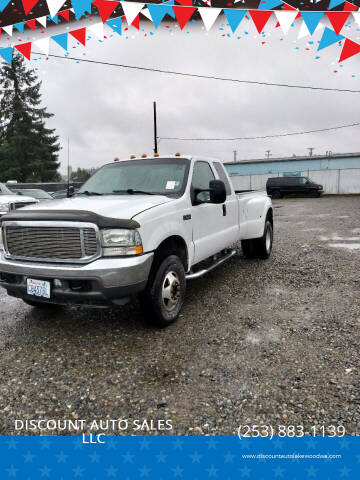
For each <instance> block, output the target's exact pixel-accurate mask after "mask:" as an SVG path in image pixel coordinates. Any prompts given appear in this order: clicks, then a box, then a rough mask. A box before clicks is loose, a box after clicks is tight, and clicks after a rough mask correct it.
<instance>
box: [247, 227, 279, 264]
mask: <svg viewBox="0 0 360 480" xmlns="http://www.w3.org/2000/svg"><path fill="white" fill-rule="evenodd" d="M273 238H274V231H273V227H272V225H271V222H270V220H268V219H266V222H265V227H264V233H263V236H262V237H260V238H251V239H249V240H242V241H241V248H242V251H243V254H244V256H245V258H262V259H264V260H266V259H267V258H269V257H270V255H271V250H272V244H273Z"/></svg>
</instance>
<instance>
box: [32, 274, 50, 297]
mask: <svg viewBox="0 0 360 480" xmlns="http://www.w3.org/2000/svg"><path fill="white" fill-rule="evenodd" d="M27 294H28V295H35V297H44V298H50V282H47V281H46V280H36V279H34V278H28V279H27Z"/></svg>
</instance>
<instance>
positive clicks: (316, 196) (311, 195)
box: [310, 190, 320, 198]
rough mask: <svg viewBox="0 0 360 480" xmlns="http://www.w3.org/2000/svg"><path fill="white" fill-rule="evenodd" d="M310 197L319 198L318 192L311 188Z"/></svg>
mask: <svg viewBox="0 0 360 480" xmlns="http://www.w3.org/2000/svg"><path fill="white" fill-rule="evenodd" d="M310 197H312V198H319V197H320V193H319V192H318V191H317V190H311V192H310Z"/></svg>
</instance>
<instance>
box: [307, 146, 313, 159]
mask: <svg viewBox="0 0 360 480" xmlns="http://www.w3.org/2000/svg"><path fill="white" fill-rule="evenodd" d="M308 150H309V157H312V153H313V150H315V147H308Z"/></svg>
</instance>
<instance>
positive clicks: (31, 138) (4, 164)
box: [0, 55, 60, 182]
mask: <svg viewBox="0 0 360 480" xmlns="http://www.w3.org/2000/svg"><path fill="white" fill-rule="evenodd" d="M40 87H41V82H40V81H37V78H36V76H35V74H34V72H33V71H32V70H29V69H27V68H26V67H25V65H24V59H23V57H22V56H21V55H17V56H15V57H14V58H13V61H12V64H11V65H8V64H5V65H3V67H2V68H1V69H0V91H1V90H2V97H1V100H0V180H1V181H3V182H5V181H7V180H9V179H11V180H17V181H18V182H48V181H56V180H58V179H59V174H58V172H57V169H58V167H59V162H58V161H57V160H58V155H57V153H58V152H59V150H60V146H59V143H58V137H57V136H56V135H55V133H54V132H55V130H54V129H49V128H47V127H46V125H45V121H46V120H47V119H48V118H51V117H52V116H53V114H51V113H48V112H47V110H46V108H44V107H41V94H40Z"/></svg>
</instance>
